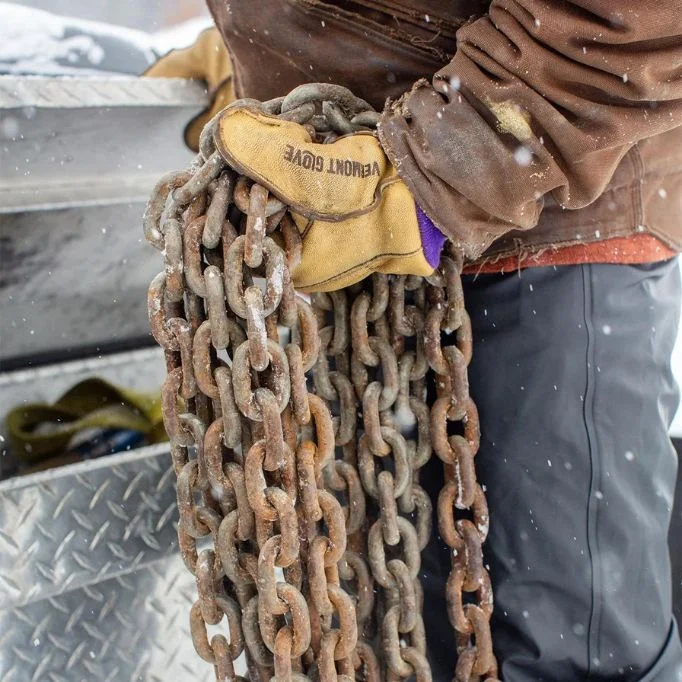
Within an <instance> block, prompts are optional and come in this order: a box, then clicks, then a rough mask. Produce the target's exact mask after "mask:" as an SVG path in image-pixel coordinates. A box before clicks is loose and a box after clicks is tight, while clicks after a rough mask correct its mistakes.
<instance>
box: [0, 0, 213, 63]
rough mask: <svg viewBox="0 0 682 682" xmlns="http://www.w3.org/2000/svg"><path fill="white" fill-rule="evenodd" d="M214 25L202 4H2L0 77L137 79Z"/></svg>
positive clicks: (73, 0)
mask: <svg viewBox="0 0 682 682" xmlns="http://www.w3.org/2000/svg"><path fill="white" fill-rule="evenodd" d="M48 10H49V11H48ZM210 25H211V18H210V16H209V14H208V12H207V10H206V7H205V3H204V2H203V0H176V1H175V2H168V1H167V0H163V1H162V0H141V1H139V2H138V1H137V0H135V1H132V2H111V1H110V0H23V2H0V73H4V74H14V75H19V74H22V75H27V74H43V75H75V74H78V75H87V74H88V73H92V72H97V73H99V74H102V73H103V72H106V73H111V74H115V73H118V74H127V75H138V74H140V73H141V72H143V71H144V70H145V69H146V68H147V66H149V64H151V63H152V62H153V61H154V60H155V59H156V58H157V56H158V55H161V54H165V53H166V52H168V51H169V50H171V49H173V48H177V47H185V46H186V45H189V44H191V43H192V42H193V41H194V39H195V38H196V36H197V35H198V34H199V33H200V32H201V31H202V30H203V29H205V28H206V27H207V26H210Z"/></svg>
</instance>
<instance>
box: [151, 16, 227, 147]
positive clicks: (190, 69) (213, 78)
mask: <svg viewBox="0 0 682 682" xmlns="http://www.w3.org/2000/svg"><path fill="white" fill-rule="evenodd" d="M143 76H147V77H150V78H192V79H196V80H201V81H204V83H206V87H207V89H208V94H209V97H210V99H211V101H210V104H209V106H208V107H207V108H206V109H204V110H203V111H202V112H201V113H200V114H199V115H198V116H196V117H195V118H193V119H192V120H191V121H190V122H189V123H188V124H187V127H186V128H185V144H187V146H188V147H189V148H190V149H192V150H193V151H195V152H196V151H198V149H199V136H200V135H201V131H202V130H203V129H204V126H205V125H206V124H207V123H208V122H209V121H210V120H211V119H212V118H213V117H214V116H215V115H216V114H217V113H218V112H219V111H220V110H221V109H224V108H225V107H226V106H227V105H228V104H229V103H230V102H233V101H234V100H235V95H234V87H233V84H232V66H231V64H230V58H229V55H228V53H227V48H226V47H225V44H224V43H223V39H222V37H221V35H220V33H219V32H218V29H217V28H210V29H208V30H206V31H204V32H203V33H202V34H201V35H200V36H199V37H198V38H197V40H196V42H195V43H194V44H193V45H190V46H189V47H187V48H185V49H183V50H172V51H171V52H169V53H168V54H167V55H165V56H163V57H161V58H160V59H159V60H158V61H157V62H155V63H154V64H152V66H150V67H149V69H147V71H145V73H144V74H143Z"/></svg>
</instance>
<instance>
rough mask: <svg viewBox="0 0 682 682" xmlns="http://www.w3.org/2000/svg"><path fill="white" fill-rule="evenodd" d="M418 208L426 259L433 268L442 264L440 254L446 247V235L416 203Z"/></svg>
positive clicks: (418, 220)
mask: <svg viewBox="0 0 682 682" xmlns="http://www.w3.org/2000/svg"><path fill="white" fill-rule="evenodd" d="M415 206H416V208H417V224H418V225H419V233H420V234H421V238H422V249H423V250H424V258H426V261H427V262H428V264H429V265H430V266H431V267H432V268H437V267H438V265H439V264H440V254H441V251H442V250H443V246H444V245H445V235H444V234H443V233H442V232H441V231H440V230H439V229H438V228H437V227H436V226H435V225H434V224H433V221H432V220H431V218H429V216H427V215H426V213H424V211H422V209H421V206H419V204H417V203H415Z"/></svg>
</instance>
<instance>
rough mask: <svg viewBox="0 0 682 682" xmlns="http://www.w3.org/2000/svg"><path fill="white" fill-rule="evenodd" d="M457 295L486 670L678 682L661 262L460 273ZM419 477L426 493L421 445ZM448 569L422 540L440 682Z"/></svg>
mask: <svg viewBox="0 0 682 682" xmlns="http://www.w3.org/2000/svg"><path fill="white" fill-rule="evenodd" d="M465 295H466V301H467V308H468V310H469V311H470V313H471V316H472V322H473V331H474V338H475V345H474V359H473V361H472V365H471V368H470V382H471V392H472V395H473V397H474V399H475V401H476V403H477V405H478V408H479V411H480V417H481V430H482V441H481V449H480V451H479V453H478V455H477V457H476V461H477V470H478V474H479V479H480V481H481V482H482V483H483V484H484V485H485V486H486V490H487V495H488V502H489V505H490V511H491V520H490V535H489V539H488V542H487V544H486V546H485V552H486V554H485V561H486V564H487V565H488V566H489V568H490V574H491V577H492V583H493V587H494V590H495V612H494V616H493V636H494V644H495V652H496V655H497V657H498V660H499V663H500V672H501V676H502V679H503V680H504V682H541V681H542V682H586V681H588V680H589V681H607V680H609V681H615V680H618V681H623V682H631V681H632V682H634V681H641V682H679V681H681V680H682V646H681V644H680V639H679V635H678V631H677V628H676V625H675V623H674V620H673V617H672V612H671V611H672V609H671V606H672V598H671V576H670V558H669V553H668V552H669V550H668V544H667V534H668V527H669V523H670V515H671V509H672V503H673V491H674V487H675V474H676V467H677V457H676V454H675V451H674V449H673V447H672V444H671V442H670V439H669V437H668V427H669V424H670V421H671V419H672V417H673V414H674V412H675V409H676V407H677V402H678V393H677V387H676V385H675V382H674V380H673V377H672V374H671V370H670V354H671V350H672V347H673V343H674V340H675V336H676V331H677V326H678V317H679V310H680V275H679V271H678V263H677V260H676V259H673V260H671V261H667V262H663V263H658V264H654V265H635V266H628V265H577V266H561V267H544V268H533V269H528V270H523V271H521V272H520V273H517V272H515V273H512V274H508V275H480V276H478V277H473V276H472V277H467V278H466V281H465ZM422 480H423V482H424V484H425V485H426V486H428V487H429V488H430V492H431V494H432V495H434V496H435V495H437V491H438V489H439V487H440V485H441V484H442V471H441V465H440V463H439V462H438V460H437V459H435V458H434V461H432V462H430V463H429V465H428V469H427V470H426V471H425V472H424V476H423V477H422ZM434 501H435V499H434ZM434 535H437V530H435V529H434ZM448 569H449V556H448V552H447V550H446V548H445V547H444V546H443V545H442V543H441V542H440V541H439V540H437V539H434V541H433V542H432V543H431V544H430V545H429V547H428V548H427V550H426V552H425V554H424V557H423V577H422V582H423V584H424V588H425V590H424V591H425V608H424V612H425V624H426V629H427V641H428V645H429V651H428V655H429V658H430V660H431V663H432V666H433V669H434V680H438V681H439V682H440V681H442V682H446V681H448V682H449V681H450V680H451V679H452V670H453V664H454V661H455V653H454V639H453V636H452V630H451V627H450V625H449V623H448V621H447V615H446V611H445V600H444V598H443V594H444V586H445V579H446V577H447V573H448Z"/></svg>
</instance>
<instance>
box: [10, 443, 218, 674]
mask: <svg viewBox="0 0 682 682" xmlns="http://www.w3.org/2000/svg"><path fill="white" fill-rule="evenodd" d="M173 480H174V476H173V473H172V470H171V468H170V458H169V456H168V453H167V449H166V447H165V446H161V447H154V448H145V449H143V450H140V451H137V452H134V453H128V454H124V455H115V456H112V457H109V458H103V459H99V460H94V461H90V462H84V463H82V464H77V465H74V466H70V467H64V468H61V469H56V470H52V471H47V472H43V473H40V474H35V475H32V476H26V477H23V478H16V479H11V480H9V481H4V482H2V483H0V679H1V680H3V682H29V681H31V682H32V681H34V680H35V681H37V680H40V681H41V682H44V681H46V680H47V681H49V682H76V681H78V682H80V681H81V680H87V681H88V682H92V681H97V682H99V681H100V680H102V681H114V680H115V681H117V682H118V681H119V680H120V681H122V682H126V681H127V680H130V681H131V682H133V681H134V682H156V681H157V680H158V682H162V680H163V681H164V682H166V681H167V680H168V679H184V680H186V679H191V680H192V681H193V682H194V680H199V681H200V682H201V681H203V680H204V679H206V680H207V681H208V680H209V679H210V677H211V675H209V674H208V673H211V670H210V666H209V669H208V671H206V670H205V666H198V665H197V656H196V653H195V652H194V650H193V647H192V642H191V638H190V635H189V625H188V613H189V608H190V605H191V602H192V599H193V594H194V592H195V585H194V580H193V578H192V576H191V575H190V574H189V573H188V572H187V570H186V568H185V567H184V565H183V563H182V561H181V559H180V558H179V556H178V555H177V538H176V529H175V524H176V522H177V513H176V507H175V504H176V502H175V491H174V487H173Z"/></svg>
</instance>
